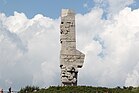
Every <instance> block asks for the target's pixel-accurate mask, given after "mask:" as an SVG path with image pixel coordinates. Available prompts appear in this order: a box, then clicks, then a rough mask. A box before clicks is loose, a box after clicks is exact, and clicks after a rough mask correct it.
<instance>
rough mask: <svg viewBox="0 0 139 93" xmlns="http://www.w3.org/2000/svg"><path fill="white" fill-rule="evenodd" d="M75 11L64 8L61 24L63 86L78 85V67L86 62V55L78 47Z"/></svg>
mask: <svg viewBox="0 0 139 93" xmlns="http://www.w3.org/2000/svg"><path fill="white" fill-rule="evenodd" d="M75 35H76V33H75V13H74V12H73V11H72V10H69V9H62V12H61V24H60V43H61V51H60V67H61V82H62V86H76V85H77V74H78V68H81V67H82V66H83V63H84V57H85V55H84V54H83V53H81V52H80V51H78V50H77V49H76V36H75Z"/></svg>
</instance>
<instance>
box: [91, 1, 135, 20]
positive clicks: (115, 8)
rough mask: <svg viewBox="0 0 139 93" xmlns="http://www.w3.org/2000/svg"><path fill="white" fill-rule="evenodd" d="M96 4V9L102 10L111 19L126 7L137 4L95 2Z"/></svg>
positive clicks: (130, 2) (128, 2)
mask: <svg viewBox="0 0 139 93" xmlns="http://www.w3.org/2000/svg"><path fill="white" fill-rule="evenodd" d="M93 1H94V2H95V3H96V7H100V8H102V9H103V10H104V11H105V12H106V13H107V14H108V17H111V16H113V15H115V14H117V13H119V11H121V10H122V9H124V8H125V7H127V6H129V5H131V4H133V3H135V0H93Z"/></svg>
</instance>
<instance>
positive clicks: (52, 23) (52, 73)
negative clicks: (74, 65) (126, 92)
mask: <svg viewBox="0 0 139 93" xmlns="http://www.w3.org/2000/svg"><path fill="white" fill-rule="evenodd" d="M103 12H104V11H103V9H100V8H94V9H92V11H90V12H89V13H87V14H84V15H81V14H77V15H76V29H77V47H78V49H79V50H81V51H82V52H83V53H85V54H86V57H85V63H84V66H83V68H82V69H80V70H79V84H81V85H94V86H109V87H113V86H114V87H116V86H123V85H128V86H129V85H134V86H138V78H139V77H138V73H139V69H138V67H137V66H138V64H139V56H138V55H139V52H138V47H139V30H138V29H139V25H138V24H139V17H138V15H139V9H136V10H134V11H131V9H130V8H124V9H123V10H120V12H118V13H116V14H114V16H113V17H112V18H111V19H108V20H104V19H102V15H103ZM59 23H60V20H59V19H55V20H54V19H51V18H49V17H44V16H43V15H41V14H38V15H36V16H35V17H34V18H32V19H28V18H27V17H26V15H25V14H24V13H17V12H15V13H14V15H13V16H9V17H6V16H5V15H4V14H2V13H1V14H0V55H1V56H0V64H1V65H0V86H2V87H3V88H5V89H6V88H7V87H9V86H12V87H13V88H16V89H18V88H20V87H23V86H25V85H31V84H34V85H38V86H41V87H47V86H50V85H58V84H59V85H60V68H59V51H60V43H59V32H60V31H59ZM8 82H9V83H10V82H12V83H10V85H7V83H8Z"/></svg>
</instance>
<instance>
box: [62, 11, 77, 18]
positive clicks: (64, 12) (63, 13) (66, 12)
mask: <svg viewBox="0 0 139 93" xmlns="http://www.w3.org/2000/svg"><path fill="white" fill-rule="evenodd" d="M61 13H62V14H61V17H64V16H67V15H75V13H74V11H72V10H70V9H62V12H61Z"/></svg>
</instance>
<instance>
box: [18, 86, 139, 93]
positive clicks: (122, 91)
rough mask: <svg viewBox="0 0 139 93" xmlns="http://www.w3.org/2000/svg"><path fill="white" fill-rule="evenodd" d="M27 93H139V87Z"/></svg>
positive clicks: (65, 89) (89, 87)
mask: <svg viewBox="0 0 139 93" xmlns="http://www.w3.org/2000/svg"><path fill="white" fill-rule="evenodd" d="M31 88H32V87H31ZM37 88H38V87H37ZM23 89H24V90H25V89H28V88H27V87H25V88H23ZM23 89H21V90H23ZM21 90H20V91H21ZM29 90H31V89H29ZM19 93H26V92H25V91H24V92H19ZM27 93H139V87H137V88H134V87H132V86H130V87H123V88H120V87H116V88H106V87H92V86H64V87H60V86H57V87H56V86H50V87H49V88H47V89H44V88H42V89H38V90H37V91H36V92H33V91H30V92H27Z"/></svg>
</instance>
